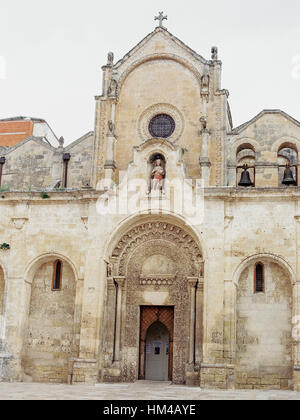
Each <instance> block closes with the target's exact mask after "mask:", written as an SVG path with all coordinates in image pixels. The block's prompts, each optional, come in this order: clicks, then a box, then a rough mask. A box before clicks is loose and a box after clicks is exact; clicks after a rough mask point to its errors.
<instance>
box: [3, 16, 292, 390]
mask: <svg viewBox="0 0 300 420" xmlns="http://www.w3.org/2000/svg"><path fill="white" fill-rule="evenodd" d="M162 19H163V15H161V16H159V17H158V20H159V26H158V27H157V28H155V30H154V31H153V32H152V33H150V34H149V35H148V36H146V38H144V39H143V40H142V41H141V42H140V43H139V44H138V45H137V46H136V47H134V48H133V49H132V50H131V51H130V52H129V53H127V54H126V55H125V56H124V57H123V58H122V59H121V60H119V61H117V62H116V63H115V61H114V55H113V53H109V54H108V60H107V64H106V65H104V66H103V67H102V70H103V83H102V88H103V92H102V95H100V96H96V98H95V100H96V110H95V131H94V132H90V133H87V134H86V135H85V136H83V137H82V138H80V139H78V140H76V141H75V142H73V143H72V144H70V145H68V146H65V145H64V140H63V138H60V139H57V138H56V136H55V134H54V133H53V132H52V130H51V129H50V127H49V126H48V125H47V123H46V122H45V121H44V120H38V119H34V118H25V117H18V118H11V119H8V120H7V119H6V120H2V121H0V315H1V316H0V381H24V382H29V381H30V382H57V383H70V384H79V383H88V384H93V383H97V382H134V381H136V380H137V379H146V380H160V381H168V380H169V381H173V383H174V384H187V385H190V386H191V385H193V386H198V387H202V388H221V389H226V388H229V389H233V388H237V389H268V388H269V389H270V388H271V389H284V390H287V389H289V390H296V391H300V189H299V187H298V184H299V160H298V155H299V153H300V123H299V122H298V121H296V120H295V119H293V118H292V117H290V116H289V115H287V114H285V113H284V112H282V111H280V110H264V111H262V112H261V113H260V114H258V115H257V116H256V117H254V118H253V119H252V120H251V121H248V122H246V123H245V124H243V125H241V126H239V127H236V128H234V127H233V125H232V119H231V112H230V107H229V104H228V96H229V93H228V91H227V90H225V89H223V88H222V86H221V70H222V63H221V61H220V60H219V59H218V50H217V48H216V47H213V48H212V56H211V59H210V60H206V59H204V58H203V57H202V56H200V55H198V54H197V53H196V52H194V51H193V50H191V49H190V48H189V47H188V46H186V45H185V44H184V43H183V42H181V41H180V40H179V39H177V38H176V37H175V36H173V35H172V34H171V33H169V32H168V31H167V29H166V28H165V27H164V26H162V23H163V20H162ZM22 133H23V134H22ZM24 133H25V134H24ZM23 135H24V136H25V137H22V136H23ZM1 138H2V140H1ZM191 197H192V198H191Z"/></svg>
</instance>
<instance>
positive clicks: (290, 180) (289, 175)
mask: <svg viewBox="0 0 300 420" xmlns="http://www.w3.org/2000/svg"><path fill="white" fill-rule="evenodd" d="M282 183H283V184H284V185H296V181H295V180H294V177H293V172H292V170H291V167H290V165H286V167H285V170H284V175H283V180H282Z"/></svg>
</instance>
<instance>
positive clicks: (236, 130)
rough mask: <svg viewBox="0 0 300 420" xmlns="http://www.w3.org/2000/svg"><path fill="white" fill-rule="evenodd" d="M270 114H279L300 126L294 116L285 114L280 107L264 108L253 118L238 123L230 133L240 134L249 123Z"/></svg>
mask: <svg viewBox="0 0 300 420" xmlns="http://www.w3.org/2000/svg"><path fill="white" fill-rule="evenodd" d="M271 114H279V115H281V116H282V117H284V118H286V119H287V120H289V121H290V122H292V123H293V124H295V125H297V126H298V127H300V122H299V121H297V120H296V119H295V118H293V117H291V116H290V115H289V114H287V113H286V112H284V111H281V110H280V109H264V110H263V111H261V112H260V113H259V114H257V115H256V116H255V117H254V118H252V119H251V120H249V121H247V122H246V123H244V124H241V125H239V126H238V127H236V128H234V129H233V130H232V134H240V133H241V132H243V131H244V130H246V129H247V128H248V127H249V126H250V125H252V124H254V123H256V122H257V121H258V120H259V119H260V118H262V117H263V116H265V115H271Z"/></svg>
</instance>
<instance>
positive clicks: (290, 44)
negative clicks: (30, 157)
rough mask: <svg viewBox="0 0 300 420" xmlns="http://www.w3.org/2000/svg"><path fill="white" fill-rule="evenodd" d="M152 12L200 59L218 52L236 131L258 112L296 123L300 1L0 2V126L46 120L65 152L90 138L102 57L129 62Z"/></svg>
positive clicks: (148, 27) (151, 23) (150, 22)
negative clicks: (23, 119)
mask: <svg viewBox="0 0 300 420" xmlns="http://www.w3.org/2000/svg"><path fill="white" fill-rule="evenodd" d="M158 11H164V12H165V13H166V14H167V15H168V21H167V22H166V21H164V25H165V26H166V27H167V28H168V30H169V31H170V32H171V33H173V34H174V35H176V36H177V37H178V38H180V39H181V40H182V41H183V42H184V43H186V44H187V45H189V46H190V47H191V48H192V49H194V50H195V51H197V52H198V53H199V54H201V55H202V56H204V57H205V58H207V59H209V58H210V48H211V46H213V45H217V46H218V47H219V58H220V59H221V60H222V61H223V83H222V85H223V86H222V87H223V88H226V89H228V90H229V91H230V97H229V101H230V105H231V110H232V115H233V123H234V126H237V125H239V124H242V123H243V122H245V121H247V120H249V119H250V118H252V117H253V116H254V115H256V114H257V113H258V112H260V111H261V110H262V109H265V108H276V109H277V108H279V109H282V110H283V111H285V112H287V113H289V114H290V115H291V116H293V117H294V118H296V119H298V120H300V106H299V105H300V101H299V95H300V1H299V0H285V1H283V0H260V1H259V0H247V1H245V0H208V1H204V0H202V1H201V0H186V1H182V0H181V1H179V0H151V1H141V0H140V1H137V0H123V1H121V0H114V1H107V0H106V1H102V0H84V1H83V0H0V66H1V63H2V69H1V68H0V118H6V117H12V116H17V115H25V116H32V117H38V118H44V119H46V120H47V121H48V122H49V124H50V125H51V127H52V129H53V130H54V132H55V133H56V134H57V135H58V136H64V137H65V140H66V143H70V142H71V141H74V140H76V139H77V138H79V137H80V136H81V135H83V134H85V133H86V132H88V131H90V130H93V129H94V96H95V95H98V94H100V93H101V81H102V71H101V66H102V65H103V64H106V60H107V52H108V51H113V52H114V53H115V61H117V60H118V59H119V58H121V57H122V56H123V55H124V54H126V53H127V52H128V51H129V50H130V49H131V48H132V47H133V46H135V45H136V44H137V43H138V42H139V41H140V40H141V39H142V38H144V37H145V36H146V35H147V34H148V33H150V32H151V31H152V30H153V29H154V28H155V26H156V25H157V22H156V23H155V22H154V15H157V14H158ZM1 57H4V59H5V62H6V78H3V73H4V71H3V61H4V59H3V58H2V59H1ZM1 74H2V77H1Z"/></svg>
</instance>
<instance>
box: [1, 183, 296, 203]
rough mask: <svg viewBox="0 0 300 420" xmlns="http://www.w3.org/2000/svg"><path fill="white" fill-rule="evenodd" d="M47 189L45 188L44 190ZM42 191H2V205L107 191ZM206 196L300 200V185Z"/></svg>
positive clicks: (84, 197)
mask: <svg viewBox="0 0 300 420" xmlns="http://www.w3.org/2000/svg"><path fill="white" fill-rule="evenodd" d="M43 191H45V190H43ZM43 191H42V190H41V191H30V192H26V191H5V192H1V193H0V205H1V203H3V204H7V203H9V204H16V203H19V202H26V203H28V202H32V203H37V204H41V203H43V204H45V205H47V204H49V203H51V202H57V201H59V202H68V203H70V202H72V201H82V202H87V203H88V202H90V201H94V200H97V199H98V198H99V197H100V196H101V195H103V194H104V193H105V191H104V190H95V189H93V188H91V189H88V190H84V189H79V190H65V191H57V190H53V191H52V190H51V191H49V190H47V191H46V192H47V194H48V195H49V196H50V198H47V199H43V198H41V193H42V192H43ZM204 197H205V198H207V199H210V198H211V199H216V198H219V199H221V200H228V199H230V200H232V201H233V200H236V199H244V198H250V199H256V198H259V199H261V198H262V197H264V198H269V197H272V198H277V199H279V200H280V199H284V200H285V201H286V200H287V199H289V200H291V201H295V200H300V187H265V188H260V187H251V188H242V187H207V188H205V189H204Z"/></svg>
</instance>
